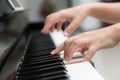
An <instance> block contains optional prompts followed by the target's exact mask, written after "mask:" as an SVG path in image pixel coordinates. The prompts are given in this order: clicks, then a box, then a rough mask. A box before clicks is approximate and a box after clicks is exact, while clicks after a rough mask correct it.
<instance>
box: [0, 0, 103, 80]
mask: <svg viewBox="0 0 120 80" xmlns="http://www.w3.org/2000/svg"><path fill="white" fill-rule="evenodd" d="M15 1H17V2H15ZM25 15H26V14H25V10H24V9H23V7H21V5H20V3H19V2H18V0H0V29H1V31H0V80H104V79H103V78H102V77H101V76H100V75H99V73H97V71H96V70H95V69H94V67H93V66H92V65H91V64H90V63H89V62H84V63H80V61H79V60H77V61H73V62H71V63H65V62H64V61H63V59H62V58H61V57H60V55H54V56H52V55H50V52H51V51H52V50H53V49H54V48H55V47H56V42H54V41H56V40H57V39H58V40H59V41H64V40H65V39H66V38H64V37H63V36H62V32H55V33H50V34H48V35H44V34H41V33H40V30H41V29H42V27H43V23H41V24H29V25H28V20H27V18H26V16H25ZM56 36H57V38H55V40H54V37H56ZM60 39H61V40H60ZM58 40H57V41H58ZM57 43H58V42H57ZM60 43H61V42H60ZM60 43H59V44H60Z"/></svg>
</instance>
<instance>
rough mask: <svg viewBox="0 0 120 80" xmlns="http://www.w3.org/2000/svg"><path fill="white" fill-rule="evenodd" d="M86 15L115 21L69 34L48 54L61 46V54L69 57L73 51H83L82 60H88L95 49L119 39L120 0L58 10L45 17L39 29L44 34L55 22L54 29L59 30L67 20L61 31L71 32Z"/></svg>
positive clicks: (115, 42) (114, 43) (111, 44)
mask: <svg viewBox="0 0 120 80" xmlns="http://www.w3.org/2000/svg"><path fill="white" fill-rule="evenodd" d="M88 16H92V17H95V18H97V19H99V20H101V21H104V22H109V23H112V24H114V25H111V26H108V27H106V28H102V29H98V30H93V31H89V32H84V33H80V34H78V35H76V36H73V37H70V38H69V39H67V40H66V41H65V42H64V43H63V44H61V45H60V46H59V47H57V48H56V49H55V50H53V51H52V52H51V54H57V53H59V52H60V51H62V50H64V52H65V54H64V58H65V60H68V61H69V60H71V58H72V55H73V53H74V52H76V51H80V52H85V51H86V52H87V54H86V55H85V57H84V60H83V61H90V60H91V58H92V57H93V55H94V54H95V53H96V52H97V51H98V50H100V49H104V48H110V47H114V46H115V45H117V44H118V43H119V41H120V38H119V37H120V36H119V34H120V23H119V22H120V3H90V4H83V5H79V6H76V7H72V8H68V9H64V10H61V11H58V12H56V13H53V14H51V15H49V16H48V17H47V18H46V21H45V26H44V28H43V29H42V31H41V32H42V33H44V34H47V33H48V31H49V30H50V31H54V29H55V28H54V25H55V24H56V23H57V30H60V29H61V25H62V23H63V22H64V21H66V20H67V21H69V22H70V25H69V26H68V27H67V28H66V29H65V31H64V35H65V36H70V35H71V34H72V32H73V31H74V30H75V29H76V28H77V27H78V26H79V25H80V24H81V23H82V22H83V21H84V20H85V19H86V17H88Z"/></svg>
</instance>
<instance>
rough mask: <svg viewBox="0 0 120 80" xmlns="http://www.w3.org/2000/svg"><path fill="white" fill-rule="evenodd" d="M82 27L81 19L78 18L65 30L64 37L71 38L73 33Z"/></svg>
mask: <svg viewBox="0 0 120 80" xmlns="http://www.w3.org/2000/svg"><path fill="white" fill-rule="evenodd" d="M79 25H80V22H79V19H78V18H76V19H74V20H73V21H72V22H71V23H70V24H69V26H68V27H67V28H66V29H65V31H64V35H65V36H67V37H68V36H70V35H71V34H72V32H73V31H74V30H75V29H76V28H77V27H78V26H79Z"/></svg>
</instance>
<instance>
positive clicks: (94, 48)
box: [83, 46, 98, 61]
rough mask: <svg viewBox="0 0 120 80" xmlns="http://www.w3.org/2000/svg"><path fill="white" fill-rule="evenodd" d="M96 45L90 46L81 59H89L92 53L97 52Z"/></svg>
mask: <svg viewBox="0 0 120 80" xmlns="http://www.w3.org/2000/svg"><path fill="white" fill-rule="evenodd" d="M97 50H98V49H97V47H96V46H91V47H90V48H89V49H88V51H87V54H86V55H85V57H84V59H83V61H91V59H92V57H93V55H94V54H95V53H96V52H97Z"/></svg>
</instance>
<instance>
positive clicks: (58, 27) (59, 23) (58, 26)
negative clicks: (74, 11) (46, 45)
mask: <svg viewBox="0 0 120 80" xmlns="http://www.w3.org/2000/svg"><path fill="white" fill-rule="evenodd" d="M62 24H63V21H60V22H58V23H57V31H60V29H61V27H62Z"/></svg>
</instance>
